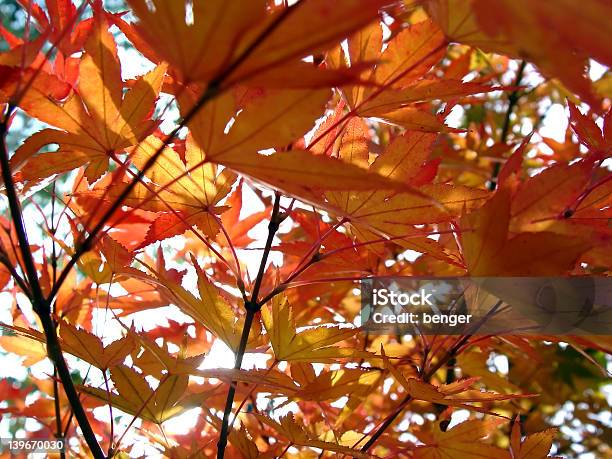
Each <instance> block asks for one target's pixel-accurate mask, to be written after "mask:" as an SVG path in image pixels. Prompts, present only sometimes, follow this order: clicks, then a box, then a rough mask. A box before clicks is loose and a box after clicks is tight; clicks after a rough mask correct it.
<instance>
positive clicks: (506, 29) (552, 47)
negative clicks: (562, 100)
mask: <svg viewBox="0 0 612 459" xmlns="http://www.w3.org/2000/svg"><path fill="white" fill-rule="evenodd" d="M425 6H426V8H427V10H428V11H429V13H430V14H431V15H432V17H433V18H434V19H435V20H436V22H437V23H438V24H439V25H440V27H442V29H443V30H444V32H445V34H446V35H447V36H449V38H451V39H452V40H456V41H459V42H461V43H466V44H469V45H472V46H474V47H478V48H482V49H483V50H485V51H489V52H496V53H501V54H506V55H509V56H512V57H515V58H524V59H527V60H529V61H532V62H533V63H534V64H536V65H537V66H538V68H539V69H540V70H541V71H542V73H543V74H545V75H547V76H548V77H553V78H554V77H557V78H559V79H560V80H561V81H562V82H563V83H564V84H565V85H566V86H567V87H568V88H569V89H570V90H572V91H574V92H576V93H577V94H578V95H580V96H581V97H582V98H583V99H584V100H585V101H586V102H588V103H589V104H590V105H591V106H592V107H593V108H595V109H597V108H598V107H599V105H600V104H599V101H598V98H597V97H596V96H595V94H594V91H593V90H592V87H591V84H590V81H589V80H588V79H587V78H586V76H585V75H584V68H585V64H586V62H587V58H588V57H593V58H596V59H598V60H599V61H600V62H602V63H604V64H606V65H610V64H612V55H611V54H610V51H609V49H608V48H607V47H606V46H603V43H605V30H607V29H606V25H605V24H604V22H602V21H604V20H603V18H605V17H608V16H609V15H610V14H612V9H611V7H610V5H609V4H608V3H607V2H603V1H599V0H589V1H586V2H584V3H581V4H580V5H578V4H576V3H574V2H572V1H563V2H562V3H557V4H554V5H552V4H544V3H542V2H537V3H534V2H531V1H529V0H522V1H506V0H504V1H503V2H499V3H495V5H493V4H492V3H491V2H488V1H486V0H475V1H472V2H463V1H461V0H427V1H426V2H425ZM542 24H547V27H542ZM552 29H554V30H565V31H566V33H564V34H561V35H559V34H551V33H550V30H552ZM602 34H603V35H602ZM602 40H603V41H602Z"/></svg>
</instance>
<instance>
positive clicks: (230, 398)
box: [217, 192, 283, 459]
mask: <svg viewBox="0 0 612 459" xmlns="http://www.w3.org/2000/svg"><path fill="white" fill-rule="evenodd" d="M282 220H283V217H282V215H281V214H280V194H279V193H278V192H277V193H276V195H275V198H274V207H273V208H272V216H271V217H270V223H268V239H267V240H266V246H265V248H264V251H263V254H262V256H261V262H260V264H259V271H258V272H257V278H256V279H255V286H254V287H253V292H252V293H251V299H250V301H247V302H246V303H245V305H244V306H245V308H246V317H245V319H244V326H243V327H242V336H241V337H240V344H239V345H238V350H237V351H236V360H235V362H234V369H235V370H240V367H242V359H243V358H244V353H245V351H246V346H247V343H248V341H249V334H250V332H251V325H252V324H253V319H254V318H255V314H256V313H257V312H258V311H259V310H260V309H261V306H262V305H261V304H260V303H258V301H257V297H258V295H259V290H260V288H261V284H262V282H263V277H264V274H265V271H266V264H267V263H268V256H269V255H270V250H271V249H272V242H273V241H274V236H275V235H276V232H277V231H278V228H279V226H280V224H281V222H282ZM235 395H236V382H235V381H232V383H231V384H230V387H229V390H228V391H227V398H226V399H225V409H224V410H223V421H222V423H221V432H220V433H219V441H218V442H217V459H223V457H224V455H225V447H226V446H227V436H228V435H229V417H230V414H231V412H232V405H233V404H234V396H235Z"/></svg>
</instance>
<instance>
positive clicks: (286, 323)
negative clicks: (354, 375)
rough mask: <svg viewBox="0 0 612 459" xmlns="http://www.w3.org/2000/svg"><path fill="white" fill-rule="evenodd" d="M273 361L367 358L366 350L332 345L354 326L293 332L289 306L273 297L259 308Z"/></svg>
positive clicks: (292, 319) (351, 330)
mask: <svg viewBox="0 0 612 459" xmlns="http://www.w3.org/2000/svg"><path fill="white" fill-rule="evenodd" d="M261 318H262V321H263V324H264V326H265V328H266V332H267V333H268V335H269V339H270V343H271V344H272V349H273V350H274V356H275V357H276V360H284V361H296V360H304V361H309V362H333V361H334V360H336V359H341V358H346V357H359V356H361V357H370V354H369V353H368V352H363V351H358V350H356V349H351V348H348V347H337V346H332V345H334V344H335V343H338V342H340V341H344V340H346V339H348V338H350V337H352V336H353V335H354V334H355V333H356V332H357V329H355V328H338V327H325V326H317V327H314V328H309V329H306V330H303V331H300V332H298V331H296V325H295V321H294V318H293V312H292V310H291V306H290V305H289V302H288V301H287V299H286V297H284V296H281V295H279V296H276V297H275V298H274V299H273V300H272V305H271V307H267V306H264V307H263V308H262V309H261Z"/></svg>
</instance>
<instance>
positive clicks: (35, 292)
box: [0, 106, 105, 459]
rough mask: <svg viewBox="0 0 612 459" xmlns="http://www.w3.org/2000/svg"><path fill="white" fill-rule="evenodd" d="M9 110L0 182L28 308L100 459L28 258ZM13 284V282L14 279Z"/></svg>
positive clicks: (2, 133)
mask: <svg viewBox="0 0 612 459" xmlns="http://www.w3.org/2000/svg"><path fill="white" fill-rule="evenodd" d="M12 109H13V107H11V106H9V107H8V109H7V111H6V113H5V114H4V117H3V120H2V122H1V123H0V166H1V168H2V179H3V180H4V185H5V188H6V196H7V198H8V203H9V209H10V212H11V218H12V220H13V224H14V225H15V233H16V234H17V241H18V242H19V250H20V252H21V256H22V258H23V264H24V270H25V274H26V278H27V280H28V283H29V286H30V292H31V297H30V301H31V302H32V308H33V309H34V311H35V312H36V314H37V315H38V317H39V318H40V322H41V324H42V328H43V331H44V333H45V339H46V341H47V354H48V356H49V359H51V361H52V362H53V364H54V365H55V368H56V369H57V374H58V376H59V378H60V380H61V381H62V386H63V387H64V391H65V393H66V397H67V398H68V401H69V402H70V406H71V407H72V410H73V411H74V414H75V417H76V419H77V421H78V423H79V426H80V427H81V431H82V432H83V436H84V437H85V441H86V442H87V445H88V446H89V449H90V450H91V453H92V455H93V457H94V458H96V459H104V457H105V456H104V453H103V452H102V449H101V448H100V445H99V444H98V440H97V439H96V435H95V434H94V431H93V429H92V428H91V425H90V423H89V420H88V419H87V414H86V413H85V410H84V408H83V405H82V404H81V402H80V400H79V396H78V394H77V391H76V389H75V387H74V383H73V382H72V376H71V375H70V370H69V369H68V366H67V365H66V361H65V360H64V355H63V354H62V349H61V346H60V343H59V340H58V338H57V334H56V329H55V325H54V324H53V320H52V318H51V310H50V308H49V303H48V302H47V301H46V299H45V297H44V294H43V292H42V289H41V286H40V282H39V280H38V273H37V271H36V265H35V264H34V258H33V257H32V251H31V249H30V243H29V241H28V235H27V232H26V229H25V225H24V223H23V214H22V212H21V204H20V202H19V198H18V197H17V191H16V190H15V183H14V182H13V176H12V174H11V167H10V163H9V155H8V150H7V148H6V135H7V133H8V121H9V119H10V116H11V113H12ZM16 282H18V281H17V279H16Z"/></svg>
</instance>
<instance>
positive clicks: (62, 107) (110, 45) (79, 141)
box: [11, 16, 166, 183]
mask: <svg viewBox="0 0 612 459" xmlns="http://www.w3.org/2000/svg"><path fill="white" fill-rule="evenodd" d="M85 51H86V52H85V53H84V54H83V57H82V58H81V64H80V67H79V74H80V79H79V85H78V93H75V94H72V95H71V96H69V97H68V98H67V99H66V100H65V101H64V102H57V101H56V100H54V99H49V98H45V97H44V95H43V94H39V93H36V92H35V93H30V92H29V91H28V94H27V95H26V97H24V98H23V100H22V101H21V102H20V106H21V107H22V108H23V109H24V110H25V111H27V112H28V113H29V114H30V115H31V116H33V117H35V118H38V119H39V120H41V121H43V122H45V123H47V124H49V125H52V126H56V127H58V128H60V129H62V130H56V129H43V130H42V131H40V132H37V133H35V134H33V135H32V136H30V137H29V138H28V139H26V141H25V142H24V143H23V145H22V146H21V147H20V148H19V149H18V150H17V151H16V152H15V155H14V156H13V157H12V158H11V163H12V165H13V168H15V169H17V168H20V169H21V172H22V177H21V178H22V180H25V181H36V180H40V179H43V178H46V177H48V176H50V175H52V174H56V173H61V172H66V171H69V170H72V169H75V168H77V167H80V166H82V165H87V168H86V172H85V174H86V177H87V179H88V180H89V182H90V183H91V182H94V181H95V180H96V179H98V178H99V177H100V176H101V175H102V174H103V172H104V171H106V170H107V169H108V161H109V157H110V156H111V155H112V154H114V153H117V152H121V151H122V150H123V149H125V148H126V147H129V146H131V145H135V144H136V143H138V142H139V141H140V140H142V139H143V138H144V137H145V136H146V135H147V134H149V133H150V132H151V131H152V130H153V129H154V127H155V126H156V122H154V121H150V120H148V116H149V114H150V112H151V111H152V109H153V106H154V102H155V100H156V98H157V96H158V94H159V91H160V89H161V84H162V81H163V76H164V73H165V70H166V66H165V65H159V66H158V67H156V68H155V69H154V70H152V71H151V72H149V73H147V74H146V75H144V76H142V77H140V78H139V79H138V80H137V81H136V82H135V83H134V85H133V86H132V88H131V89H130V90H129V91H127V92H126V93H125V95H123V92H122V87H123V83H122V79H121V65H120V63H119V60H118V57H117V48H116V44H115V41H114V39H113V37H112V35H111V34H110V32H109V31H108V24H107V23H106V21H105V19H104V18H103V17H100V16H98V17H97V19H96V21H95V24H94V27H93V30H92V33H91V35H90V37H89V39H88V40H87V42H86V43H85ZM49 144H58V145H60V148H59V151H58V152H46V153H40V154H38V155H37V154H36V153H37V152H39V150H40V149H41V148H42V147H44V146H46V145H49ZM26 161H27V167H25V166H24V163H26Z"/></svg>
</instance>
